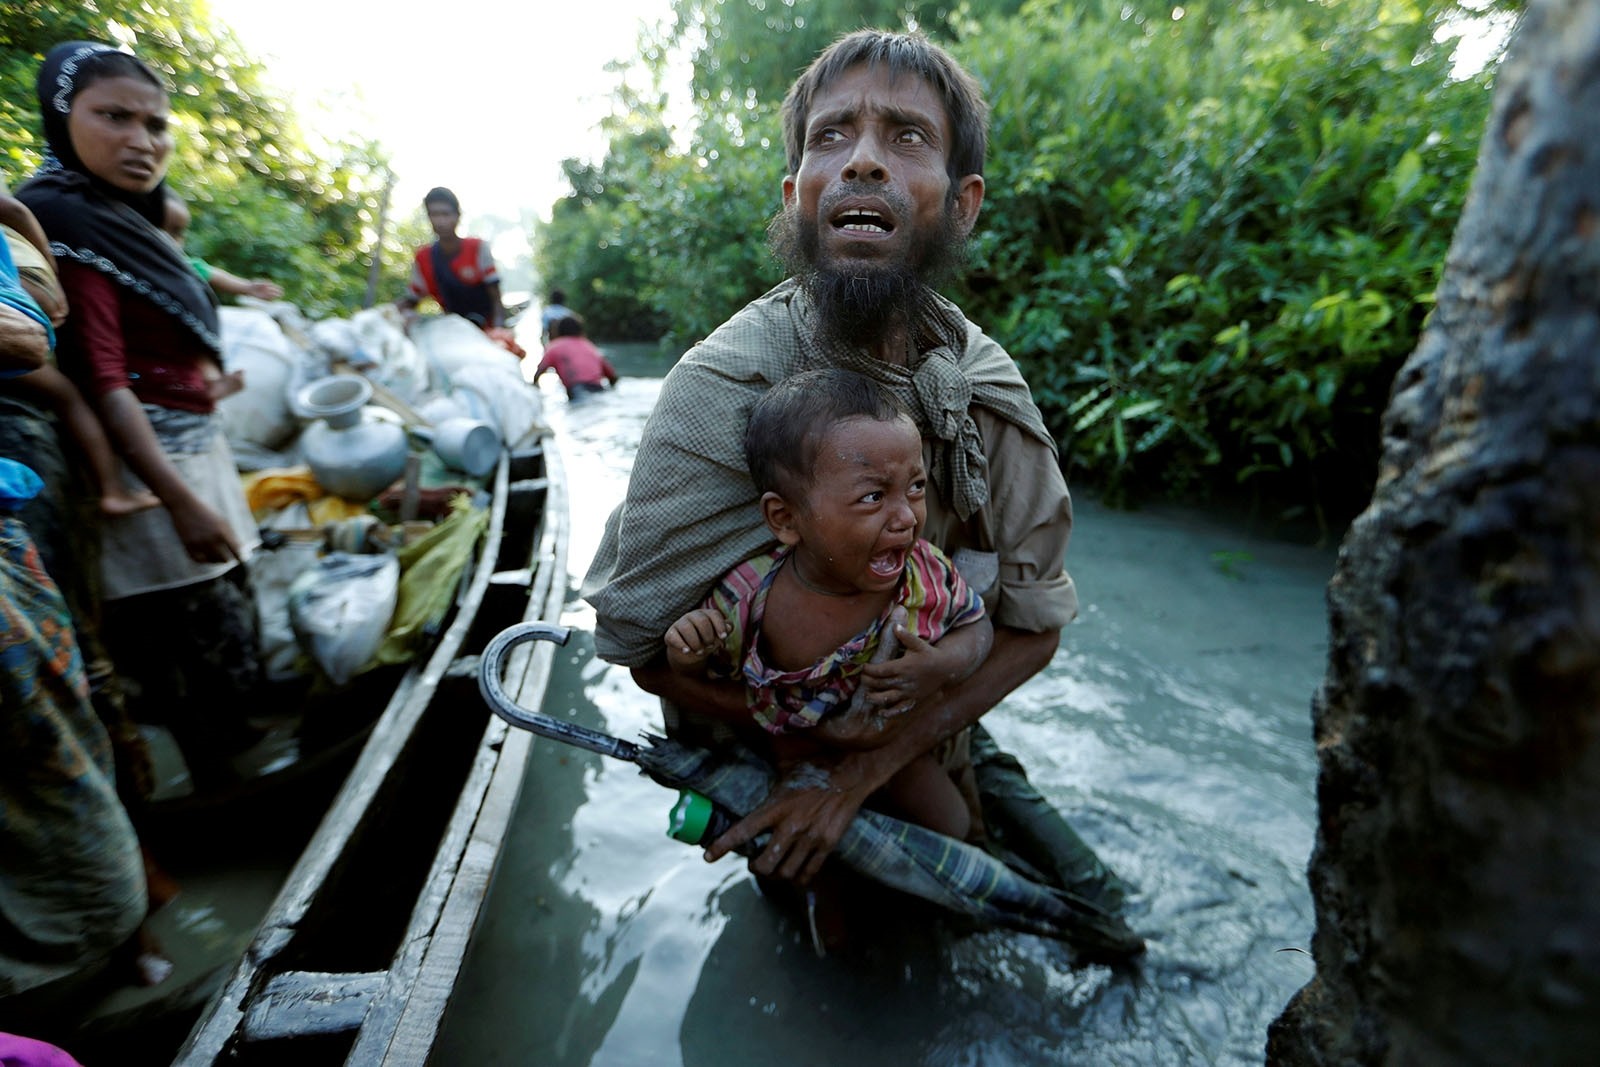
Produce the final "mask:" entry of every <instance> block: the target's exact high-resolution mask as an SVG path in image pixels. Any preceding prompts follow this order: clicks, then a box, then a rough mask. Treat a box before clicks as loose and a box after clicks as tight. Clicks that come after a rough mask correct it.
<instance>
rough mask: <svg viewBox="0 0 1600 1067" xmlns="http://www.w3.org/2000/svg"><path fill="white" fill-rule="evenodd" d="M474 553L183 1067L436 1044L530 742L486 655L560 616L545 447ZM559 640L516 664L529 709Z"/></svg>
mask: <svg viewBox="0 0 1600 1067" xmlns="http://www.w3.org/2000/svg"><path fill="white" fill-rule="evenodd" d="M492 508H493V511H492V513H491V519H490V523H489V528H488V533H487V535H486V536H485V539H484V543H483V544H482V546H481V547H480V551H479V557H478V560H477V562H476V564H475V566H474V567H472V568H471V569H470V580H467V581H465V582H464V583H463V587H462V593H461V595H460V597H459V598H458V603H457V606H456V609H455V611H454V613H453V617H451V618H450V619H449V620H448V622H447V626H446V628H445V630H444V631H443V633H442V634H441V635H440V637H439V639H438V642H437V644H436V646H435V647H434V648H433V651H432V652H431V654H430V655H429V656H428V657H427V658H426V661H425V662H418V663H416V664H413V665H412V666H411V667H410V668H409V669H408V670H407V671H406V672H405V674H404V676H403V677H402V678H401V680H400V681H399V684H398V685H397V686H396V687H395V688H394V690H393V692H392V694H391V696H390V697H389V700H388V703H387V706H386V707H385V708H384V710H383V712H382V714H381V716H380V717H379V718H378V719H377V721H376V723H375V724H374V726H373V727H372V730H371V732H370V735H369V736H368V737H367V740H366V743H365V746H364V747H363V748H362V749H361V752H360V755H359V757H357V759H356V761H355V765H354V767H353V768H352V769H351V771H350V773H349V775H348V777H347V778H345V780H344V783H343V785H342V787H340V788H339V790H338V793H337V795H336V796H335V798H334V799H333V802H332V804H331V806H330V807H328V809H327V812H326V815H325V816H324V817H323V818H322V821H321V823H320V824H319V825H318V826H317V829H316V831H315V833H314V834H313V835H312V836H311V839H310V842H309V843H308V844H307V845H306V847H305V849H304V851H303V852H302V853H301V854H300V857H299V860H298V861H297V862H296V863H295V864H294V866H293V869H292V870H291V871H290V873H289V875H288V877H287V880H286V881H285V882H284V883H283V887H282V889H281V891H280V892H279V893H278V895H277V898H276V899H275V900H274V901H273V903H272V905H271V906H270V908H269V909H268V910H267V912H266V915H265V917H264V918H263V919H262V920H261V923H260V925H259V927H258V928H257V929H256V931H255V934H254V936H253V937H252V938H251V939H250V942H249V946H248V948H247V949H246V950H245V952H244V953H243V956H242V958H240V959H239V960H238V962H237V964H236V965H235V966H233V968H232V971H231V973H230V974H228V975H227V976H226V978H225V979H224V980H223V981H222V982H221V985H220V988H218V989H217V991H216V992H215V994H214V995H213V996H212V997H211V998H210V1000H209V1002H208V1003H207V1004H206V1006H205V1008H204V1010H203V1012H202V1013H201V1015H200V1018H199V1021H198V1022H197V1023H196V1024H195V1026H194V1028H193V1029H192V1030H191V1031H190V1032H189V1034H188V1037H187V1040H186V1041H184V1043H183V1045H182V1047H181V1049H180V1050H179V1052H178V1055H177V1060H176V1062H177V1063H180V1064H190V1065H198V1064H209V1063H214V1062H217V1061H219V1060H226V1061H227V1062H229V1063H243V1064H248V1063H254V1062H263V1063H265V1062H272V1063H280V1062H284V1061H285V1060H287V1059H288V1058H290V1057H292V1058H293V1059H294V1061H295V1062H296V1063H308V1062H314V1063H321V1062H329V1063H343V1062H349V1063H380V1062H390V1061H392V1062H397V1063H401V1062H404V1063H414V1062H421V1061H422V1060H423V1059H424V1058H425V1056H426V1054H427V1050H428V1048H429V1047H430V1046H431V1044H432V1042H433V1037H434V1034H435V1032H436V1030H437V1028H438V1024H439V1020H440V1018H441V1017H442V1015H443V1013H444V1009H445V1005H446V1003H447V1001H448V999H449V996H450V992H451V988H452V986H453V983H454V979H455V976H456V973H457V970H458V969H459V967H460V964H461V959H462V955H463V953H464V951H465V949H466V946H467V942H468V937H469V934H470V932H471V930H472V928H473V925H474V922H475V920H476V918H477V915H478V910H479V906H480V905H481V903H482V901H483V898H484V895H485V893H486V892H487V889H488V885H489V879H490V875H491V873H492V871H493V868H494V864H495V860H496V857H497V856H498V853H499V848H500V842H501V839H502V836H503V835H504V832H505V829H506V824H507V821H508V819H509V818H510V815H511V813H512V810H513V808H514V806H515V802H516V798H517V793H518V790H519V787H520V785H521V782H522V774H523V766H524V763H525V760H526V757H527V753H528V750H529V747H530V743H531V740H532V739H531V737H530V736H529V735H528V734H526V733H524V732H522V731H519V730H508V728H507V726H506V724H505V723H503V722H501V721H500V720H498V719H495V718H493V717H492V716H490V715H489V713H488V711H487V710H486V709H485V708H484V706H483V704H482V702H481V700H479V699H478V698H477V695H476V688H475V687H476V677H477V669H476V668H477V655H476V653H477V651H479V650H481V649H482V648H483V646H484V645H485V644H486V643H487V641H488V640H489V639H490V638H491V637H493V636H494V634H495V633H497V632H498V631H499V630H500V629H502V628H504V627H505V626H508V625H510V624H512V623H515V622H518V621H522V620H533V619H543V618H552V619H553V618H555V617H556V616H557V615H559V613H560V610H561V607H562V603H563V601H564V599H565V596H566V583H567V573H566V570H567V562H566V552H567V521H568V518H567V496H566V486H565V480H564V475H563V472H562V470H561V466H560V460H559V456H558V455H557V453H556V452H555V450H554V448H553V445H552V443H551V442H550V440H549V438H545V439H544V440H543V441H542V442H541V443H540V444H538V445H537V446H535V447H533V448H531V449H529V450H527V451H522V452H517V453H513V454H509V455H503V456H502V458H501V461H500V464H499V467H498V469H497V470H496V472H495V474H494V485H493V502H492ZM552 655H553V646H550V645H542V646H540V647H538V648H535V649H530V650H528V654H527V655H524V656H522V657H521V659H520V660H518V661H516V662H513V663H512V664H510V678H511V680H512V683H511V684H513V685H514V686H515V689H516V691H517V692H518V694H519V697H518V699H519V700H521V701H522V702H524V703H529V704H537V703H538V702H539V700H540V699H541V698H542V695H543V692H544V688H545V685H546V682H547V680H548V677H549V671H550V665H551V658H552Z"/></svg>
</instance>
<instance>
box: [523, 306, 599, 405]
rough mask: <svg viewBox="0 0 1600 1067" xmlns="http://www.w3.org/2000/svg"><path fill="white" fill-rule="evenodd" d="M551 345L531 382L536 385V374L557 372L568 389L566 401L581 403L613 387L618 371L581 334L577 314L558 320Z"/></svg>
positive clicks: (537, 381) (546, 349)
mask: <svg viewBox="0 0 1600 1067" xmlns="http://www.w3.org/2000/svg"><path fill="white" fill-rule="evenodd" d="M553 329H554V330H555V332H554V334H553V335H552V339H551V341H550V344H549V345H547V346H546V347H545V350H544V358H543V359H541V360H539V369H538V370H536V371H534V372H533V383H534V384H535V385H537V384H539V375H541V374H543V373H544V372H545V371H547V370H553V371H555V372H556V377H558V378H560V379H561V384H562V385H564V386H566V388H567V399H568V400H571V401H576V400H582V399H583V398H584V397H586V396H588V395H589V394H591V393H602V392H604V391H605V388H606V386H607V385H610V386H612V387H613V388H615V387H616V384H617V379H618V377H620V375H618V374H617V368H615V367H613V366H612V365H611V361H610V360H609V359H607V358H606V356H605V353H604V352H602V351H600V350H599V349H598V348H596V347H595V346H594V342H593V341H590V340H589V339H588V338H587V337H585V336H584V335H583V320H582V319H580V318H579V317H578V316H577V315H576V314H569V315H567V316H565V317H564V318H562V319H559V320H558V321H557V322H556V324H555V326H554V327H553Z"/></svg>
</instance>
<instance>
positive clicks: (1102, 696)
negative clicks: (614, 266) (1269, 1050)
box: [435, 359, 1334, 1067]
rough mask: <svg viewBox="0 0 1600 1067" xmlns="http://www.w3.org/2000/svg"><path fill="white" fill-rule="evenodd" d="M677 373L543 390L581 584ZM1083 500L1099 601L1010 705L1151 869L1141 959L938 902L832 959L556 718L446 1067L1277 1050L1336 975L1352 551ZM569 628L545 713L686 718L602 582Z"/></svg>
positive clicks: (532, 771)
mask: <svg viewBox="0 0 1600 1067" xmlns="http://www.w3.org/2000/svg"><path fill="white" fill-rule="evenodd" d="M619 363H620V364H621V365H622V367H623V370H624V373H627V371H628V370H629V369H630V365H631V364H630V363H628V362H626V361H625V359H624V360H619ZM657 373H659V372H657ZM659 385H660V382H659V378H651V377H644V376H629V377H625V378H624V379H623V381H622V383H621V387H620V388H619V389H618V390H617V391H616V393H614V394H612V395H608V396H605V397H602V398H600V399H598V400H595V401H592V402H590V403H588V404H586V405H580V406H578V407H575V408H572V409H568V408H567V407H566V405H565V402H564V401H563V400H562V399H561V398H560V397H559V394H558V393H557V392H555V391H553V390H551V389H550V386H548V385H547V386H546V389H547V392H546V398H547V410H548V412H549V415H550V418H551V421H552V422H553V423H555V424H556V425H557V429H558V434H559V437H558V441H559V447H560V450H561V454H562V458H563V462H564V464H565V466H566V469H567V475H568V479H569V482H570V484H571V496H572V502H573V514H572V570H573V572H574V575H575V577H574V578H573V585H574V586H575V585H576V583H577V580H578V578H580V577H581V575H582V573H583V571H584V569H585V568H586V567H587V564H588V561H589V558H590V556H591V555H592V553H593V551H594V546H595V545H596V544H597V543H598V541H599V536H600V530H601V528H602V526H603V524H604V521H605V518H606V515H607V514H608V513H609V511H610V509H611V507H612V506H613V504H615V502H616V501H617V500H618V499H619V498H620V496H621V493H622V491H623V488H624V486H625V484H626V480H627V474H628V470H629V468H630V466H631V463H632V457H633V452H634V450H635V448H636V445H637V441H638V436H639V431H640V429H641V428H642V426H643V424H644V421H645V419H646V417H647V416H648V414H649V410H650V407H651V404H652V403H653V401H654V398H655V395H656V391H657V389H658V388H659ZM1076 503H1077V511H1078V519H1077V526H1076V530H1075V533H1074V535H1073V542H1072V548H1071V552H1070V555H1069V566H1070V568H1071V570H1072V573H1073V575H1074V577H1075V578H1076V579H1077V582H1078V586H1079V592H1080V596H1081V599H1082V603H1083V611H1082V615H1081V616H1080V618H1079V620H1078V621H1077V622H1076V623H1075V624H1074V625H1072V626H1071V627H1069V628H1068V629H1067V631H1066V633H1065V635H1064V638H1063V640H1062V645H1061V650H1060V652H1059V653H1058V654H1057V655H1056V657H1055V660H1054V662H1053V663H1052V664H1051V665H1050V667H1049V668H1048V669H1047V670H1046V671H1045V672H1043V673H1041V674H1040V675H1039V676H1038V677H1036V678H1034V679H1033V680H1031V681H1030V682H1029V683H1028V684H1027V685H1026V686H1024V687H1023V688H1021V689H1020V690H1018V692H1017V693H1015V694H1014V695H1013V696H1012V697H1011V698H1010V699H1009V700H1007V701H1006V702H1005V703H1004V704H1003V705H1002V706H1001V707H1000V708H999V709H997V710H996V711H994V712H992V713H990V714H989V715H988V716H987V717H986V718H985V719H984V722H985V724H986V725H988V727H989V728H990V730H991V732H992V733H993V734H994V735H995V737H996V738H997V740H999V742H1000V743H1001V745H1002V746H1003V747H1005V748H1007V749H1009V750H1010V751H1012V752H1014V753H1016V754H1018V755H1019V756H1020V757H1021V758H1022V759H1023V762H1024V764H1025V765H1026V766H1027V768H1028V770H1029V773H1030V775H1031V777H1032V778H1033V780H1034V781H1035V783H1036V784H1037V785H1038V787H1039V788H1040V789H1041V791H1042V792H1044V794H1045V795H1046V796H1048V797H1049V798H1050V799H1051V800H1052V801H1053V802H1054V803H1055V804H1056V805H1057V806H1058V807H1059V808H1060V809H1061V810H1062V811H1063V812H1064V813H1066V814H1067V815H1068V817H1069V818H1070V819H1071V820H1072V822H1073V823H1074V825H1075V826H1076V828H1077V829H1078V830H1079V832H1080V833H1082V834H1083V836H1084V837H1085V838H1086V839H1088V840H1089V841H1090V843H1091V844H1093V845H1094V846H1095V848H1096V849H1097V850H1098V851H1099V853H1100V855H1101V856H1102V858H1104V859H1105V860H1106V861H1107V862H1108V863H1110V864H1111V865H1112V867H1113V868H1115V869H1116V870H1117V871H1118V873H1120V874H1121V875H1123V876H1124V877H1125V878H1126V879H1128V880H1129V881H1130V882H1132V883H1133V884H1134V885H1135V886H1136V887H1137V888H1138V893H1137V895H1136V897H1135V898H1134V901H1133V922H1134V925H1135V927H1136V928H1138V929H1139V930H1140V932H1142V933H1143V934H1145V936H1146V937H1147V938H1148V939H1149V943H1150V950H1149V953H1148V955H1147V956H1146V957H1145V959H1144V960H1143V961H1142V962H1141V963H1140V964H1139V965H1138V966H1137V967H1135V968H1132V969H1131V970H1126V971H1112V970H1110V969H1108V968H1105V967H1101V966H1089V967H1080V968H1074V967H1072V966H1071V965H1070V959H1069V955H1068V953H1067V952H1066V951H1065V949H1063V948H1062V947H1061V946H1060V945H1058V944H1055V943H1053V942H1050V941H1048V940H1044V939H1040V938H1035V937H1031V936H1028V935H1022V934H1014V933H979V934H961V933H958V932H955V931H952V930H946V929H943V928H942V926H941V925H939V924H934V925H933V926H932V927H931V928H925V929H921V928H918V929H910V928H908V929H896V930H889V931H886V933H885V942H884V943H883V944H879V945H875V946H872V949H871V950H870V951H865V952H861V953H857V954H853V955H852V956H851V958H849V959H843V958H828V959H818V958H816V956H815V955H814V953H812V951H811V950H810V948H809V945H808V943H807V942H804V941H802V939H801V934H800V931H799V930H798V929H797V928H796V927H795V926H794V925H793V924H792V923H791V922H790V921H789V920H787V919H786V918H784V917H783V916H781V915H780V914H778V913H777V912H775V911H774V910H773V909H772V908H771V907H770V906H769V905H768V904H767V903H766V902H765V901H764V900H763V899H762V898H761V897H760V895H759V894H758V893H757V892H756V890H755V888H754V884H753V883H752V881H751V879H750V877H749V875H748V874H747V873H746V871H745V868H744V864H743V861H742V860H738V859H736V858H730V859H724V860H723V861H721V862H720V863H718V864H715V865H707V864H706V863H704V862H703V861H702V860H701V859H700V852H699V849H696V848H690V847H687V846H684V845H680V844H678V843H676V842H674V841H672V840H670V839H668V838H667V837H666V836H665V828H666V813H667V810H668V808H669V806H670V804H671V801H672V799H673V796H672V795H671V794H669V793H668V792H667V791H666V790H664V789H662V788H660V787H659V786H657V785H655V784H654V783H652V782H650V781H649V780H648V779H645V778H642V777H640V776H639V775H637V774H636V773H634V771H633V770H632V768H631V767H629V766H627V765H625V764H621V763H615V762H609V761H606V760H603V759H602V758H601V757H598V756H592V755H590V754H588V753H585V752H581V751H579V750H577V749H571V748H567V747H564V746H561V745H558V744H556V743H554V742H544V741H540V742H538V743H537V744H536V746H535V752H534V755H533V758H532V760H531V762H530V766H529V769H528V775H527V779H526V781H525V783H524V786H523V793H522V798H521V802H520V807H519V809H518V813H517V817H516V821H515V825H514V827H513V831H512V834H511V836H510V838H509V839H508V841H507V847H506V852H505V854H504V856H503V858H502V862H501V867H500V870H499V871H498V873H497V875H496V881H495V885H494V890H493V894H492V896H491V899H490V902H489V905H488V909H487V913H486V915H485V916H484V918H483V921H482V925H481V927H480V934H479V936H478V937H477V939H476V941H475V942H474V947H473V951H472V954H471V956H470V957H469V959H468V962H467V966H466V971H465V973H464V974H463V977H462V980H461V983H460V986H459V987H458V997H457V1000H456V1002H455V1004H454V1005H453V1007H452V1009H451V1013H450V1016H449V1018H448V1019H447V1025H446V1030H445V1034H444V1037H443V1040H442V1042H441V1045H440V1047H439V1048H438V1050H437V1051H436V1054H435V1062H438V1063H442V1064H456V1063H473V1064H541V1065H580V1064H607V1065H610V1064H617V1065H628V1064H650V1065H655V1064H661V1065H667V1067H670V1065H673V1064H684V1065H718V1067H722V1065H738V1064H745V1063H749V1064H778V1065H785V1064H835V1063H852V1064H854V1063H865V1064H873V1063H876V1064H880V1065H882V1067H891V1065H892V1067H899V1065H911V1064H927V1065H945V1064H951V1065H956V1064H963V1065H965V1064H972V1065H977V1064H984V1065H998V1064H1094V1065H1103V1064H1127V1065H1141V1067H1142V1065H1148V1064H1180V1063H1216V1064H1253V1063H1260V1062H1261V1061H1262V1049H1263V1044H1264V1041H1265V1032H1266V1026H1267V1024H1268V1023H1269V1022H1270V1021H1271V1019H1272V1018H1273V1017H1274V1016H1275V1015H1276V1014H1277V1012H1278V1011H1279V1010H1280V1008H1281V1007H1282V1005H1283V1003H1284V1002H1285V1000H1287V998H1288V997H1289V996H1290V994H1292V993H1293V992H1294V991H1295V990H1296V989H1297V988H1298V987H1299V986H1300V985H1301V984H1302V983H1304V982H1305V981H1306V980H1307V979H1308V978H1309V977H1310V975H1311V973H1312V964H1311V960H1310V957H1309V956H1307V955H1305V954H1304V953H1303V952H1302V951H1297V950H1305V949H1309V947H1310V946H1309V941H1310V936H1311V928H1312V922H1313V917H1312V910H1311V902H1310V894H1309V891H1308V890H1307V888H1306V884H1305V877H1304V868H1305V863H1306V859H1307V857H1308V855H1309V852H1310V847H1311V841H1312V834H1313V817H1314V814H1315V803H1314V798H1313V785H1314V778H1315V757H1314V753H1313V751H1312V745H1311V737H1310V714H1309V703H1310V698H1311V694H1312V693H1313V691H1314V690H1315V688H1316V686H1317V683H1318V682H1319V680H1320V678H1321V674H1322V667H1323V656H1324V652H1325V634H1326V616H1325V611H1324V606H1323V595H1322V591H1323V587H1324V585H1325V584H1326V582H1327V579H1328V577H1329V576H1330V575H1331V574H1332V571H1333V564H1334V554H1333V551H1332V550H1331V549H1318V548H1309V547H1304V546H1299V545H1294V544H1289V543H1285V542H1283V541H1277V540H1271V539H1267V538H1264V537H1262V536H1259V535H1257V534H1254V533H1251V532H1249V531H1248V530H1247V528H1246V526H1245V525H1243V524H1242V523H1238V522H1230V521H1227V520H1225V519H1221V518H1217V517H1214V516H1209V515H1206V514H1201V513H1196V512H1190V511H1180V510H1169V509H1151V510H1144V511H1138V512H1123V511H1116V510H1111V509H1108V508H1105V507H1102V506H1099V505H1097V504H1096V503H1094V502H1093V501H1091V500H1086V499H1082V498H1081V496H1080V498H1079V499H1078V500H1077V501H1076ZM563 621H564V622H565V623H567V624H568V625H571V626H574V627H576V628H577V629H578V633H577V634H575V635H574V637H573V640H572V642H571V644H570V645H569V646H568V647H567V648H566V649H563V650H562V651H561V652H560V653H558V661H559V662H558V668H557V671H556V673H555V676H554V677H553V679H552V682H551V686H550V692H549V697H548V700H547V703H546V709H547V710H549V711H552V712H555V713H559V714H566V715H568V716H570V717H571V718H573V719H574V720H576V721H579V722H582V723H584V724H586V725H590V726H595V727H599V728H602V729H604V730H606V731H607V732H609V733H612V734H616V735H618V736H621V737H629V738H631V737H634V736H636V735H637V734H639V733H640V732H642V731H644V730H646V729H659V715H658V711H657V709H656V706H655V702H654V701H653V700H652V699H651V698H649V697H647V696H646V695H645V694H643V693H641V692H639V691H638V690H636V689H635V688H634V686H633V684H632V682H631V680H630V679H629V677H628V675H627V672H626V671H622V670H618V669H614V668H612V667H610V666H609V665H608V664H605V663H604V662H602V661H600V660H597V659H595V658H594V655H593V646H592V643H591V642H590V641H589V639H588V634H589V632H590V631H591V630H592V627H593V615H592V612H591V611H590V609H589V608H588V606H587V605H585V604H583V603H582V602H581V601H578V600H577V598H576V595H575V593H574V594H573V595H572V596H571V597H570V598H569V601H568V606H567V611H566V614H565V616H564V618H563Z"/></svg>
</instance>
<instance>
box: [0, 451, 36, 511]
mask: <svg viewBox="0 0 1600 1067" xmlns="http://www.w3.org/2000/svg"><path fill="white" fill-rule="evenodd" d="M43 488H44V481H43V479H41V478H40V477H39V476H38V475H37V474H35V473H33V468H32V467H28V466H24V465H23V464H21V463H18V462H17V461H16V460H14V459H0V512H8V511H15V510H17V508H18V507H20V506H21V505H23V504H26V503H27V502H28V501H30V500H32V499H33V498H34V497H36V496H38V495H39V491H40V490H41V489H43Z"/></svg>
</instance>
